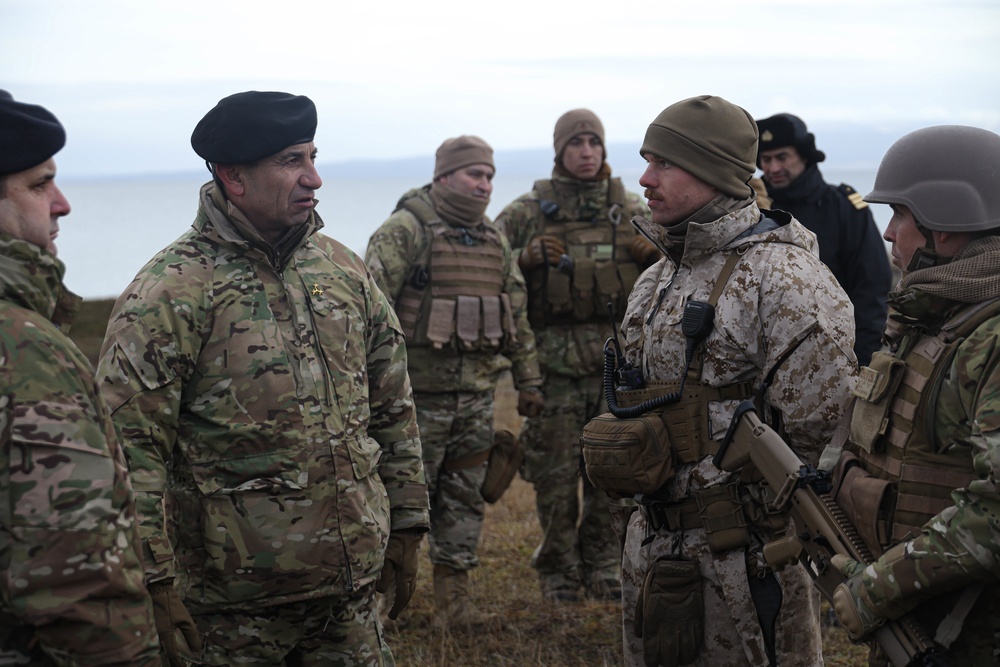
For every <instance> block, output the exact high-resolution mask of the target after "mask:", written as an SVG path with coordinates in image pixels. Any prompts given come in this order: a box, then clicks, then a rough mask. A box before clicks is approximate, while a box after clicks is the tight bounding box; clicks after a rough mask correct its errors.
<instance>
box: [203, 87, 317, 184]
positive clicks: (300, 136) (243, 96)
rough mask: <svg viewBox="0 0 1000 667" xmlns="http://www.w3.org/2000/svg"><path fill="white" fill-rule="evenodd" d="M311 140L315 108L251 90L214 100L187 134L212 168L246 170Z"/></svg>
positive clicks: (298, 98)
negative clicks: (244, 167)
mask: <svg viewBox="0 0 1000 667" xmlns="http://www.w3.org/2000/svg"><path fill="white" fill-rule="evenodd" d="M314 136H316V105H315V104H313V102H312V100H310V99H309V98H308V97H305V96H304V95H290V94H288V93H277V92H258V91H256V90H250V91H247V92H245V93H236V94H235V95H230V96H229V97H224V98H222V99H221V100H219V103H218V104H216V105H215V107H214V108H213V109H212V110H211V111H209V112H208V113H207V114H205V117H204V118H202V119H201V120H200V121H199V122H198V125H197V126H196V127H195V128H194V132H193V133H192V134H191V147H192V148H194V152H195V153H197V154H198V155H200V156H201V157H202V158H204V159H205V160H207V161H208V162H214V163H215V164H226V165H233V164H248V163H250V162H256V161H257V160H260V159H261V158H265V157H268V156H270V155H274V154H275V153H277V152H278V151H280V150H282V149H285V148H288V147H289V146H294V145H296V144H304V143H307V142H310V141H312V140H313V137H314Z"/></svg>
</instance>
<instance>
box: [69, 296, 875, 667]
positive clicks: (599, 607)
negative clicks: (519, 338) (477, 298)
mask: <svg viewBox="0 0 1000 667" xmlns="http://www.w3.org/2000/svg"><path fill="white" fill-rule="evenodd" d="M111 307H112V302H111V301H89V302H86V303H85V307H84V308H83V310H82V311H81V313H80V316H79V317H78V318H77V321H76V322H75V323H74V326H73V329H72V331H71V332H70V333H71V336H72V337H73V338H74V340H76V342H77V345H79V346H80V348H81V349H82V350H83V351H84V352H85V353H86V354H87V356H88V357H90V358H91V360H96V358H97V353H98V352H99V350H100V345H101V340H102V338H103V336H104V331H105V328H106V324H107V319H108V315H109V313H110V311H111ZM496 422H497V426H499V427H503V428H510V429H511V430H513V431H515V432H516V431H517V430H518V429H519V428H520V419H519V418H518V417H517V412H516V393H515V392H514V390H513V388H512V387H511V385H510V382H509V379H506V380H505V382H504V383H503V384H502V385H501V387H500V390H499V391H498V392H497V417H496ZM539 539H540V531H539V528H538V521H537V520H536V518H535V499H534V491H533V489H532V487H531V486H530V485H529V484H527V483H526V482H524V481H523V480H521V479H515V480H514V483H513V485H512V486H511V488H510V490H509V491H508V492H507V493H506V494H505V495H504V497H503V498H502V499H501V500H500V502H498V503H497V504H496V505H491V506H488V507H487V512H486V521H485V525H484V528H483V535H482V541H481V544H480V550H479V555H480V560H481V563H482V565H481V567H479V568H478V569H477V570H475V571H474V572H473V574H472V594H473V599H474V601H475V603H476V604H477V605H478V606H479V607H480V608H481V609H482V610H484V611H488V612H493V613H495V614H498V615H499V616H500V618H501V619H502V621H503V628H502V629H498V630H492V631H490V632H480V633H474V634H457V633H450V632H447V631H445V630H443V629H441V628H439V627H437V626H436V625H435V624H434V623H433V607H434V603H433V592H432V590H433V589H432V583H431V569H432V568H431V564H430V561H429V560H428V558H427V552H426V542H425V544H424V550H423V553H422V554H421V563H420V575H419V578H418V581H417V592H416V594H415V595H414V597H413V600H412V601H411V602H410V605H409V607H408V608H407V610H406V611H405V612H404V614H403V617H402V618H401V619H400V620H401V623H400V625H399V626H398V627H395V628H390V629H389V630H388V637H389V641H390V643H391V646H392V650H393V653H394V654H395V656H396V661H397V664H398V665H400V667H456V666H466V665H468V666H472V665H479V666H483V667H487V666H489V667H494V666H495V667H519V666H528V665H532V666H537V667H597V666H617V665H621V664H622V653H621V616H620V610H619V608H618V604H617V603H613V602H596V601H587V602H581V603H578V604H571V605H556V604H552V603H547V602H544V601H543V600H542V598H541V595H540V594H539V591H538V580H537V578H536V577H535V574H534V571H533V570H532V569H531V567H530V565H529V559H530V557H531V552H532V550H533V549H534V547H535V545H536V544H538V541H539ZM824 653H825V659H826V664H827V665H829V666H832V667H856V666H858V667H859V666H860V665H864V664H866V660H865V656H866V654H867V651H866V649H863V648H860V647H857V646H852V645H851V644H850V643H849V642H848V641H847V639H846V635H845V634H844V633H843V631H842V630H840V629H836V628H828V629H826V630H825V634H824Z"/></svg>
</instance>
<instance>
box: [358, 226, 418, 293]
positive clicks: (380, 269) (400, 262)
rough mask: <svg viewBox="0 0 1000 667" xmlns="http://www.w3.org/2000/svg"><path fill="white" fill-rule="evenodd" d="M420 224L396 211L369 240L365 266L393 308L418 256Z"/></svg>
mask: <svg viewBox="0 0 1000 667" xmlns="http://www.w3.org/2000/svg"><path fill="white" fill-rule="evenodd" d="M419 225H420V223H419V222H417V219H416V217H415V216H414V215H413V214H412V213H410V212H409V211H405V210H402V211H396V212H395V213H393V214H392V215H391V216H389V219H388V220H386V221H385V222H384V223H382V226H381V227H379V228H378V229H377V230H375V233H374V234H372V236H371V238H370V239H369V240H368V248H367V249H366V250H365V264H367V265H368V269H369V270H370V271H371V272H372V275H373V276H374V277H375V282H376V283H378V286H379V289H381V290H382V292H383V293H384V294H385V296H386V298H388V299H389V303H390V305H393V306H394V305H395V303H396V299H397V298H398V297H399V293H400V292H401V291H402V290H403V285H404V284H405V283H406V279H407V278H409V276H410V268H411V266H412V265H413V263H414V262H415V261H416V258H417V256H418V251H419V248H418V247H417V233H418V228H419Z"/></svg>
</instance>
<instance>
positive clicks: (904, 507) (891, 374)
mask: <svg viewBox="0 0 1000 667" xmlns="http://www.w3.org/2000/svg"><path fill="white" fill-rule="evenodd" d="M998 313H1000V300H995V301H990V302H986V303H981V304H976V305H974V306H971V307H968V308H965V309H963V310H962V311H960V312H959V313H958V314H957V315H956V316H954V317H952V318H951V319H950V320H948V322H946V323H945V324H944V326H942V327H941V330H940V331H939V332H938V333H937V334H935V335H930V334H927V335H923V336H920V335H914V334H910V335H908V336H906V337H904V338H903V339H902V341H901V342H900V344H899V347H898V348H897V350H896V352H895V354H890V353H889V352H884V351H882V352H876V353H875V355H874V356H873V357H872V361H871V364H870V365H869V366H868V367H866V368H862V369H861V375H860V377H859V379H858V383H857V386H856V387H855V389H854V394H855V396H856V397H857V400H856V401H855V404H854V414H853V417H852V418H851V432H850V442H851V443H852V444H853V445H854V448H853V450H854V451H855V452H856V453H857V455H858V457H859V458H860V459H861V461H862V464H863V467H864V468H865V470H867V471H868V472H869V473H870V474H871V475H872V476H873V477H875V478H877V479H880V480H886V482H887V483H885V484H883V485H881V486H878V485H877V483H876V484H869V486H870V487H871V488H872V489H873V491H872V492H871V495H872V497H871V498H868V499H866V500H865V501H864V502H862V503H861V504H863V505H866V506H869V507H870V511H871V512H872V514H873V515H874V514H875V513H876V512H877V514H878V516H871V517H867V518H866V519H864V521H865V522H871V524H872V525H874V526H875V527H876V530H877V533H878V534H877V535H876V536H875V538H876V539H877V540H878V542H879V543H880V545H881V547H882V549H883V550H884V549H885V548H886V547H888V546H889V545H891V544H894V543H896V542H899V541H901V540H904V539H908V538H912V537H914V536H916V535H919V534H920V530H921V527H922V526H923V525H924V524H926V523H927V521H929V520H930V519H931V517H933V516H935V515H936V514H938V513H939V512H941V511H942V510H944V509H945V508H946V507H949V506H951V505H953V504H954V501H953V500H952V499H951V492H952V491H953V490H954V489H956V488H965V487H967V486H968V485H969V483H970V482H972V481H973V480H976V479H978V476H977V475H976V474H975V472H974V471H973V469H972V457H971V456H970V453H969V450H968V449H967V448H964V447H951V448H949V449H947V450H942V448H943V445H945V444H946V443H940V442H936V438H935V435H934V424H935V417H936V414H935V411H936V408H937V400H938V394H939V392H940V390H941V384H942V382H943V378H944V374H945V372H946V371H947V370H948V368H949V367H950V365H951V362H952V359H953V358H954V355H955V352H956V350H957V348H958V346H959V344H960V343H962V341H964V340H965V338H966V337H967V336H968V335H969V334H971V333H972V332H973V331H975V329H976V328H977V327H979V326H980V325H981V324H983V323H984V322H985V321H986V320H988V319H990V318H991V317H994V316H996V315H997V314H998ZM869 546H872V547H874V545H871V544H870V545H869Z"/></svg>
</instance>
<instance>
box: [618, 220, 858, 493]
mask: <svg viewBox="0 0 1000 667" xmlns="http://www.w3.org/2000/svg"><path fill="white" fill-rule="evenodd" d="M770 215H771V216H773V217H775V218H777V219H778V221H779V222H782V223H784V224H782V225H781V226H779V227H777V228H776V229H771V230H770V231H763V232H759V233H753V234H751V235H749V236H745V237H743V238H740V239H737V237H739V236H740V235H741V234H743V233H744V232H746V231H747V230H750V229H751V228H753V227H754V226H755V225H756V224H757V223H758V221H759V220H760V218H761V212H760V209H758V207H757V205H756V204H755V203H751V204H749V205H748V206H746V207H744V208H740V209H737V210H735V211H733V212H730V213H728V214H726V215H724V216H722V217H721V218H719V219H717V220H715V221H714V222H711V223H707V224H699V223H694V222H692V223H689V226H688V229H687V236H686V240H685V245H684V251H683V255H682V256H681V260H680V263H679V265H677V264H675V263H674V261H673V260H672V259H670V258H669V256H668V257H665V258H664V259H661V260H660V261H659V262H658V263H657V264H654V265H653V266H652V267H650V268H649V269H648V270H647V271H646V272H645V273H644V274H643V275H642V276H641V277H640V278H639V280H638V282H636V285H635V289H634V290H633V291H632V296H631V297H630V299H629V308H628V311H627V313H626V316H625V321H624V323H623V325H622V331H623V334H624V339H623V340H624V346H625V348H626V356H627V357H628V359H629V360H630V361H631V362H632V363H633V364H637V367H639V368H641V369H642V373H643V375H644V377H645V379H646V381H647V382H650V381H665V382H671V381H679V380H680V379H681V377H682V375H683V373H684V369H685V368H686V363H685V338H684V335H683V334H682V332H681V319H682V317H683V313H684V306H685V304H686V303H687V302H689V301H692V300H698V301H708V300H709V295H710V294H711V292H712V288H713V287H714V285H715V282H716V280H717V279H718V278H719V275H720V273H721V271H722V268H723V265H724V264H725V262H726V260H727V258H728V257H729V256H730V254H731V253H733V252H737V253H739V256H740V260H739V261H738V262H737V264H736V266H735V268H734V270H733V273H732V275H731V277H730V278H729V280H728V282H727V283H726V287H725V288H724V289H723V291H722V293H721V295H720V297H719V300H718V303H717V304H716V307H715V317H714V326H713V329H712V331H711V333H710V334H709V335H708V337H707V338H706V339H705V341H704V343H703V354H704V357H703V365H702V374H701V381H702V382H703V383H704V384H707V385H709V386H712V387H722V386H725V385H729V384H734V383H738V382H750V383H752V384H753V385H754V386H758V385H759V384H760V383H761V381H762V380H763V379H764V377H765V376H766V375H767V374H768V373H769V372H770V371H771V369H772V368H773V367H774V366H775V365H776V364H777V363H778V361H779V359H780V358H781V357H782V355H783V354H784V353H785V352H786V351H788V350H789V349H790V348H791V347H793V346H796V345H797V346H798V347H797V349H795V351H794V352H793V353H792V354H791V356H790V357H789V358H788V359H787V361H785V362H784V364H783V365H782V366H781V367H780V368H779V370H778V371H777V372H776V374H775V376H774V381H773V384H772V385H771V388H770V390H769V391H768V392H767V394H766V402H767V403H768V404H769V405H770V407H771V409H774V410H777V411H778V412H780V413H781V424H782V426H783V429H784V432H785V435H786V437H787V439H788V441H789V443H790V445H791V447H792V448H793V449H794V450H795V452H796V453H797V454H798V455H799V456H800V457H801V458H802V459H804V460H806V461H811V462H813V463H815V462H816V460H817V459H818V457H819V453H820V451H821V449H822V446H823V445H824V443H825V442H826V441H827V440H828V439H829V437H830V435H831V434H832V433H833V431H834V429H835V428H836V425H837V422H838V420H839V419H840V416H841V414H842V413H843V411H844V408H845V406H846V405H847V403H848V400H849V398H850V391H851V388H852V382H853V379H854V377H855V375H856V374H857V364H856V360H855V357H854V353H853V351H852V348H853V346H854V311H853V308H852V307H851V302H850V300H849V299H848V298H847V295H846V294H845V293H844V291H843V290H842V289H841V288H840V285H839V284H838V283H837V281H836V279H834V277H833V275H832V274H831V273H830V270H829V269H827V268H826V266H824V265H823V264H822V263H821V262H820V261H819V256H818V253H817V249H816V241H815V238H816V237H815V236H814V235H813V234H812V233H811V232H809V231H808V230H807V229H805V227H803V226H802V225H800V224H799V223H798V222H796V221H795V220H793V219H791V218H790V216H788V215H787V214H784V216H782V214H781V213H780V212H770ZM634 224H635V225H636V227H637V228H638V229H639V231H640V232H641V233H643V234H645V235H646V236H647V238H649V239H650V240H651V241H653V242H654V243H656V244H657V245H658V246H660V247H661V249H664V250H665V249H666V248H667V247H668V242H667V239H666V235H665V233H664V230H663V228H662V227H660V226H658V225H655V224H653V223H651V222H649V221H647V220H645V219H643V218H637V219H636V220H635V221H634ZM736 403H737V401H719V402H713V403H710V405H709V409H708V412H709V423H708V425H707V432H708V434H709V437H710V438H711V439H712V440H715V441H721V440H722V438H723V436H724V435H725V433H726V429H727V428H728V427H729V423H730V419H731V415H732V411H733V410H734V409H735V407H736ZM673 484H674V485H675V488H674V489H673V492H674V493H675V494H676V497H679V498H683V497H685V496H686V495H687V491H688V489H687V486H686V485H687V479H686V478H685V475H684V474H682V472H680V471H679V473H678V475H677V478H676V480H675V482H674V483H673Z"/></svg>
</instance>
